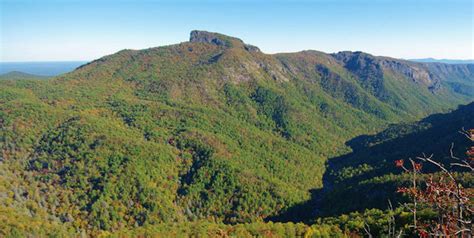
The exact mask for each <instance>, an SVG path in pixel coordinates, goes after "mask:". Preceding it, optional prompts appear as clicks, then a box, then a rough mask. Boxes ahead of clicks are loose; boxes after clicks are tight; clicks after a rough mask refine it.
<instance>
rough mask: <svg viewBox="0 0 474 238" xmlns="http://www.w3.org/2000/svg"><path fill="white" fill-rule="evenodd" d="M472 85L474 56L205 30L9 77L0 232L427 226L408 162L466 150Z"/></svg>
mask: <svg viewBox="0 0 474 238" xmlns="http://www.w3.org/2000/svg"><path fill="white" fill-rule="evenodd" d="M473 99H474V65H468V64H466V65H446V64H441V63H414V62H409V61H404V60H397V59H392V58H386V57H375V56H372V55H369V54H365V53H362V52H341V53H337V54H325V53H322V52H316V51H303V52H298V53H285V54H274V55H268V54H264V53H262V52H260V51H259V49H258V48H257V47H255V46H251V45H248V44H245V43H244V42H243V41H241V40H240V39H237V38H233V37H229V36H224V35H221V34H217V33H209V32H201V31H194V32H192V33H191V39H190V41H189V42H184V43H181V44H177V45H170V46H164V47H157V48H150V49H145V50H138V51H137V50H123V51H120V52H117V53H116V54H113V55H109V56H105V57H103V58H100V59H98V60H95V61H93V62H90V63H88V64H86V65H83V66H81V67H79V68H78V69H76V70H74V71H73V72H71V73H67V74H64V75H60V76H57V77H54V78H51V79H41V80H37V79H31V78H29V79H22V78H21V77H16V76H15V78H11V79H4V80H3V79H2V80H0V149H1V152H2V153H1V157H0V236H5V237H22V236H51V237H69V236H80V235H83V236H98V235H104V236H117V237H123V236H127V235H128V236H137V235H161V236H178V235H188V236H191V235H195V236H226V235H231V236H238V237H245V236H248V237H251V236H268V237H270V236H277V237H288V236H308V237H328V236H329V235H331V236H335V237H337V236H340V237H347V236H366V235H367V234H368V233H367V230H368V229H369V230H370V234H372V235H374V236H381V235H389V230H390V229H391V228H393V227H396V230H397V231H399V230H400V231H401V232H402V233H403V234H404V235H406V236H409V235H410V234H411V235H413V234H414V233H413V232H415V231H413V230H410V228H409V226H410V224H411V223H412V222H413V221H412V218H411V214H410V212H409V211H407V208H406V207H404V206H401V205H400V204H403V203H409V202H410V198H409V196H407V195H404V194H401V193H397V192H396V191H397V188H398V187H400V186H404V184H406V183H407V182H409V180H410V175H409V174H406V173H403V171H401V170H400V169H399V168H397V167H395V166H394V161H395V160H400V159H408V158H410V157H415V156H418V155H421V154H422V153H427V154H434V158H438V159H439V161H441V162H443V163H449V159H450V158H449V155H450V154H449V152H450V148H451V145H452V143H454V146H453V148H454V149H453V150H454V152H455V153H456V155H458V156H459V157H463V158H466V153H465V151H467V150H468V149H469V147H470V146H472V144H470V143H471V141H469V140H468V139H466V138H465V136H464V135H463V134H461V133H459V131H460V130H461V129H462V128H466V129H469V128H474V115H473V114H474V104H473V103H471V102H472V101H473ZM469 103H470V104H469ZM460 105H461V106H460ZM437 172H439V171H438V170H437V168H436V167H433V166H431V167H430V166H429V165H426V166H425V167H424V168H423V173H437ZM454 173H456V176H459V177H460V178H462V179H460V181H462V184H463V186H465V187H467V188H472V185H473V183H474V180H473V177H472V173H469V172H466V171H464V170H456V171H454ZM389 201H390V202H391V203H392V204H393V209H389ZM424 212H425V214H426V215H425V216H421V218H420V219H428V220H429V219H431V218H430V217H432V215H433V214H432V213H433V211H430V210H429V209H428V210H426V211H424ZM422 214H423V213H422ZM430 214H431V215H430ZM393 220H395V221H396V222H395V223H393Z"/></svg>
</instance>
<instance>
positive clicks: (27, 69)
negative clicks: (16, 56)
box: [0, 61, 87, 76]
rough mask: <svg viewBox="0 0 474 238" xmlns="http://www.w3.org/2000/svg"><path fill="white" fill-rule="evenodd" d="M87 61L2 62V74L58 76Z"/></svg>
mask: <svg viewBox="0 0 474 238" xmlns="http://www.w3.org/2000/svg"><path fill="white" fill-rule="evenodd" d="M85 63H87V62H86V61H57V62H55V61H45V62H0V74H6V73H9V72H12V71H17V72H23V73H28V74H34V75H41V76H57V75H60V74H64V73H67V72H71V71H72V70H74V69H75V68H77V67H79V66H81V65H83V64H85Z"/></svg>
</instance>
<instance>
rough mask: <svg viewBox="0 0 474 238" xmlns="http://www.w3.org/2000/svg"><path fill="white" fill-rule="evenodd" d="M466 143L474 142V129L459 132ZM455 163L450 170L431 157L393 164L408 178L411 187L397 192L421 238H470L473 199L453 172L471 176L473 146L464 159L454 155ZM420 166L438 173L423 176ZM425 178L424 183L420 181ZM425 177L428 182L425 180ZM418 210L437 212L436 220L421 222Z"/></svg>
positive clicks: (473, 159)
mask: <svg viewBox="0 0 474 238" xmlns="http://www.w3.org/2000/svg"><path fill="white" fill-rule="evenodd" d="M461 133H462V134H464V135H465V136H466V137H467V138H468V139H469V140H471V141H472V142H474V129H470V130H468V131H465V130H464V129H463V130H462V131H461ZM450 152H451V158H452V159H453V160H455V162H452V163H450V167H449V169H448V167H447V166H446V165H444V164H443V163H441V162H438V161H435V160H434V159H433V155H431V156H426V155H423V157H417V158H416V159H417V161H420V162H419V163H417V162H415V160H413V159H409V162H410V163H409V165H408V166H406V165H405V163H404V160H397V161H395V165H396V166H397V167H399V168H401V169H403V170H404V171H405V173H409V174H410V175H411V186H409V187H400V188H398V192H400V193H403V194H406V195H408V196H409V197H410V198H411V202H412V204H410V205H407V207H408V208H409V209H410V211H411V212H412V214H413V225H412V228H413V229H414V231H415V232H416V233H418V235H419V236H420V237H429V236H436V237H455V236H458V237H472V235H473V224H472V220H473V214H474V213H473V204H472V203H473V202H472V200H473V197H474V193H473V190H472V188H465V187H463V185H462V183H461V181H460V180H459V174H458V173H456V171H464V172H467V173H474V166H473V163H474V146H471V147H470V148H469V149H468V150H467V152H466V158H463V159H461V158H458V157H456V156H454V154H453V145H452V146H451V150H450ZM423 163H429V164H431V165H434V166H435V167H436V168H438V169H439V170H440V173H437V174H430V175H428V176H426V175H425V174H422V172H421V170H422V167H423ZM423 177H424V179H422V178H423ZM426 177H427V178H426ZM420 207H424V208H429V209H432V210H433V211H435V212H436V219H434V220H425V221H420V219H419V217H418V215H417V213H418V209H419V208H420Z"/></svg>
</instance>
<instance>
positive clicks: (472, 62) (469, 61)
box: [410, 58, 474, 64]
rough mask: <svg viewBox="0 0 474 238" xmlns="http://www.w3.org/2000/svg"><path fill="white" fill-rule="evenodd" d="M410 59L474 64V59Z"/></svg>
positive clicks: (426, 61) (425, 61) (424, 61)
mask: <svg viewBox="0 0 474 238" xmlns="http://www.w3.org/2000/svg"><path fill="white" fill-rule="evenodd" d="M410 61H414V62H423V63H443V64H474V60H456V59H433V58H424V59H410Z"/></svg>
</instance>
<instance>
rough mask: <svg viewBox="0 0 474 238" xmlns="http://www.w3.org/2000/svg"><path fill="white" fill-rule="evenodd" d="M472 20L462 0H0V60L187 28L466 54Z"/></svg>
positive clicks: (284, 43)
mask: <svg viewBox="0 0 474 238" xmlns="http://www.w3.org/2000/svg"><path fill="white" fill-rule="evenodd" d="M473 21H474V20H473V3H472V1H471V0H446V1H441V0H398V1H395V0H372V1H368V0H352V1H350V0H315V1H296V0H294V1H292V0H286V1H285V0H280V1H264V0H254V1H251V0H241V1H237V0H234V1H213V0H204V1H198V0H195V1H191V0H188V1H180V0H177V1H152V0H148V1H139V0H136V1H131V0H129V1H123V0H122V1H121V0H118V1H111V0H110V1H109V0H95V1H90V0H81V1H78V0H69V1H67V0H63V1H59V0H43V1H40V0H36V1H35V0H0V42H1V45H0V61H3V62H5V61H61V60H92V59H96V58H99V57H101V56H103V55H107V54H111V53H114V52H116V51H119V50H121V49H125V48H126V49H142V48H148V47H155V46H161V45H168V44H175V43H179V42H183V41H187V40H188V37H189V32H190V31H191V30H193V29H200V30H208V31H215V32H220V33H223V34H228V35H232V36H236V37H239V38H241V39H243V40H244V41H245V42H247V43H250V44H254V45H257V46H259V47H260V48H261V49H262V51H264V52H266V53H277V52H293V51H301V50H306V49H314V50H321V51H324V52H329V53H330V52H337V51H342V50H353V51H356V50H360V51H365V52H368V53H371V54H374V55H386V56H392V57H397V58H426V57H434V58H451V59H472V58H474V56H473V55H474V52H473V51H474V49H473V40H474V36H473V35H474V33H473V31H474V30H473Z"/></svg>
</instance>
